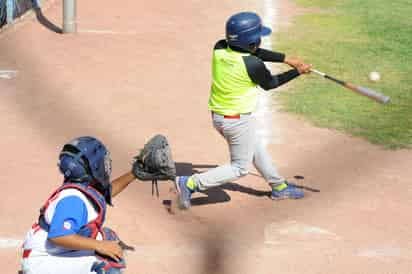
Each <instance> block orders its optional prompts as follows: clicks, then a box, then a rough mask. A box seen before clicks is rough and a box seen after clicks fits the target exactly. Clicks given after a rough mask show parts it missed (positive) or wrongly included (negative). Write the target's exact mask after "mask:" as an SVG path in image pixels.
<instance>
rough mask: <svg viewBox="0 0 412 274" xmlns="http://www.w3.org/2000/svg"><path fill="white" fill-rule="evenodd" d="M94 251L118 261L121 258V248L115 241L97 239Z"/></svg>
mask: <svg viewBox="0 0 412 274" xmlns="http://www.w3.org/2000/svg"><path fill="white" fill-rule="evenodd" d="M95 250H96V252H97V253H99V254H101V255H105V256H108V257H110V258H112V259H113V260H115V261H116V262H118V261H119V260H120V259H122V258H123V250H122V248H121V247H120V245H119V243H118V242H117V241H98V243H97V245H96V249H95Z"/></svg>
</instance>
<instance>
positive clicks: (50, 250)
mask: <svg viewBox="0 0 412 274" xmlns="http://www.w3.org/2000/svg"><path fill="white" fill-rule="evenodd" d="M153 139H156V140H157V141H158V140H159V139H160V140H161V141H163V142H160V143H159V142H156V143H155V145H152V146H150V147H146V146H145V149H143V150H142V151H141V152H140V153H139V155H138V156H136V160H135V162H134V164H133V167H132V171H131V172H127V173H126V174H124V175H122V176H120V177H119V178H117V179H115V180H114V181H112V182H111V181H110V175H111V158H110V154H109V151H108V150H107V149H106V147H105V146H104V145H103V144H102V143H101V142H100V141H99V140H97V139H96V138H93V137H79V138H76V139H74V140H72V141H71V142H69V143H67V144H65V145H64V146H63V149H62V151H61V152H60V156H59V164H58V165H59V169H60V171H61V173H62V174H63V176H64V181H63V184H62V185H61V186H60V187H59V188H58V189H57V190H56V191H54V193H53V194H52V195H51V196H50V197H49V199H48V200H47V201H46V203H45V204H44V206H43V207H42V208H41V210H40V215H39V218H38V221H37V222H36V223H34V224H33V226H32V227H31V229H30V231H29V232H28V233H27V236H26V239H25V241H24V244H23V260H22V269H23V273H26V274H37V273H38V274H40V273H41V274H56V273H59V274H65V273H78V274H82V273H106V274H116V273H121V272H122V269H124V268H125V267H126V265H125V261H124V258H123V252H124V249H132V248H131V247H128V246H126V245H125V244H124V243H123V242H122V241H120V239H119V238H118V236H117V235H116V233H115V232H114V231H112V230H111V229H109V228H105V227H103V224H104V221H105V216H106V206H107V205H112V198H113V197H115V196H116V195H118V194H119V193H120V192H122V191H123V190H124V189H125V188H126V187H127V186H128V185H129V184H130V183H131V182H132V181H133V180H134V179H135V178H136V177H139V178H143V177H142V174H143V175H145V176H146V177H150V176H149V175H150V174H153V176H152V177H154V178H157V177H161V178H160V179H163V178H165V176H168V177H171V178H174V172H175V169H174V162H173V160H171V154H170V149H169V147H168V146H166V145H168V144H167V140H166V138H165V137H163V136H160V135H158V136H156V137H155V138H153ZM153 139H152V140H153ZM160 145H162V147H161V146H160ZM159 152H161V153H160V154H161V155H162V157H153V155H159ZM169 156H170V159H169V158H167V157H169ZM143 157H144V159H143ZM149 159H151V160H153V159H154V161H152V162H151V163H153V165H152V166H149V165H147V164H146V163H147V161H148V160H149ZM157 161H159V163H158V162H157ZM163 163H167V164H168V165H169V166H168V167H170V168H169V169H167V168H166V167H164V166H163V165H162V164H163ZM164 172H165V173H164ZM146 177H145V178H146ZM145 178H143V179H145Z"/></svg>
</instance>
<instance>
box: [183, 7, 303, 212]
mask: <svg viewBox="0 0 412 274" xmlns="http://www.w3.org/2000/svg"><path fill="white" fill-rule="evenodd" d="M270 33H271V29H269V28H267V27H265V26H263V25H262V22H261V19H260V17H259V16H258V15H257V14H255V13H253V12H241V13H237V14H235V15H233V16H231V17H230V18H229V19H228V21H227V22H226V39H225V40H220V41H218V42H217V43H216V45H215V47H214V50H213V62H212V78H213V79H212V87H211V92H210V97H209V109H210V111H211V112H212V120H213V125H214V127H215V129H216V130H217V131H218V132H219V134H221V135H222V136H223V137H224V138H225V139H226V141H227V144H228V146H229V150H230V163H228V164H226V165H223V166H219V167H217V168H214V169H212V170H209V171H207V172H205V173H201V174H195V175H193V176H190V177H187V176H179V177H177V178H176V182H175V183H176V187H177V190H178V192H179V201H180V202H179V204H180V207H181V208H182V209H187V208H189V207H190V205H191V204H190V199H191V195H192V193H194V192H196V191H203V190H206V189H208V188H211V187H215V186H219V185H221V184H224V183H226V182H229V181H232V180H235V179H237V178H239V177H241V176H245V175H247V174H248V170H249V168H250V165H251V164H252V163H253V164H254V165H255V167H256V169H257V170H258V171H259V172H260V173H261V174H262V176H263V177H264V178H265V180H266V181H267V182H268V183H269V185H270V187H271V189H272V195H271V198H272V199H276V200H277V199H285V198H293V199H299V198H302V197H303V196H304V194H303V192H302V191H301V190H299V189H297V188H296V187H294V186H293V185H291V184H288V182H287V181H286V180H285V179H284V178H282V177H281V176H280V175H279V174H278V172H277V170H276V168H275V167H274V166H273V164H272V161H271V158H270V155H269V153H268V151H267V149H266V148H265V147H264V145H263V144H262V142H261V141H260V140H259V139H258V138H257V136H256V128H255V127H256V125H255V118H254V116H253V112H254V111H255V108H256V103H257V96H258V92H259V90H258V86H260V87H262V88H263V89H265V90H269V89H274V88H276V87H279V86H281V85H283V84H285V83H287V82H289V81H290V80H292V79H295V78H296V77H298V76H299V75H301V74H305V73H309V72H310V68H311V65H307V64H304V63H303V62H302V61H301V60H300V59H298V58H288V57H286V56H285V55H284V54H282V53H278V52H273V51H269V50H265V49H261V48H259V46H260V43H261V36H266V35H269V34H270ZM264 62H280V63H286V64H288V65H290V66H292V67H293V69H291V70H289V71H286V72H284V73H281V74H278V75H272V74H271V73H270V71H269V70H268V69H267V68H266V66H265V64H264Z"/></svg>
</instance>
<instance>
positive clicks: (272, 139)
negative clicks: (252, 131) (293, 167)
mask: <svg viewBox="0 0 412 274" xmlns="http://www.w3.org/2000/svg"><path fill="white" fill-rule="evenodd" d="M276 14H277V9H276V7H275V6H274V2H272V0H264V1H263V16H262V21H263V25H265V26H268V27H270V28H272V30H273V31H275V29H274V23H275V22H276ZM262 46H263V47H264V48H267V49H270V50H271V49H272V46H273V45H272V36H267V37H263V39H262ZM268 68H269V69H270V70H271V66H270V65H269V64H268ZM272 94H273V91H263V90H261V92H260V93H259V98H258V105H257V110H256V113H255V115H256V117H257V118H258V119H257V126H258V127H257V134H258V136H259V137H260V139H261V140H262V141H263V143H264V144H265V145H268V144H281V143H282V140H281V136H280V132H279V130H276V131H273V130H272V127H273V126H275V124H277V123H276V119H275V118H276V117H275V113H276V109H275V106H274V104H273V99H272Z"/></svg>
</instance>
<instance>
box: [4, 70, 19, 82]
mask: <svg viewBox="0 0 412 274" xmlns="http://www.w3.org/2000/svg"><path fill="white" fill-rule="evenodd" d="M17 73H18V71H17V70H0V78H2V79H7V80H10V79H13V78H15V77H16V76H17Z"/></svg>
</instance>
